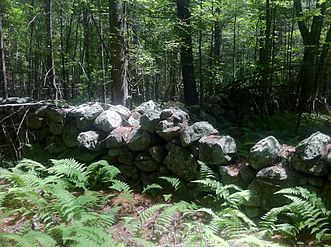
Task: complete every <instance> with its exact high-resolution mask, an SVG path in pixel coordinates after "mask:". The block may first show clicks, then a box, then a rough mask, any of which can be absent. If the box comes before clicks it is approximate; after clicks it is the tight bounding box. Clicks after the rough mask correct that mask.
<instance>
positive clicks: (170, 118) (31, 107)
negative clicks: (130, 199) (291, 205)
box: [0, 99, 331, 217]
mask: <svg viewBox="0 0 331 247" xmlns="http://www.w3.org/2000/svg"><path fill="white" fill-rule="evenodd" d="M20 100H21V101H22V99H20ZM21 101H20V102H21ZM4 103H5V104H2V105H0V116H1V118H2V120H1V125H2V128H3V129H5V130H6V133H7V134H8V133H10V132H15V133H20V135H24V138H25V140H27V141H28V142H29V143H30V144H33V145H38V146H39V148H40V149H43V150H45V151H47V153H49V154H50V156H51V157H53V158H75V159H77V160H78V161H80V162H84V163H86V164H89V163H91V162H93V161H95V160H99V159H106V160H108V161H109V163H111V164H113V165H116V166H117V167H118V168H119V169H120V170H121V172H122V179H123V180H125V181H127V182H136V181H139V180H141V181H142V182H143V183H144V184H147V183H151V182H153V180H155V179H156V178H157V177H159V176H164V175H176V176H177V177H179V178H181V179H182V180H184V181H186V182H190V181H192V180H195V179H198V178H199V170H200V164H201V162H203V163H205V164H206V165H208V166H210V167H211V168H212V169H213V170H214V171H217V172H218V174H219V177H220V180H221V181H222V183H224V184H230V183H233V184H236V185H238V186H240V187H242V188H248V189H250V191H251V198H250V200H249V201H248V202H246V211H247V213H248V214H249V215H250V216H252V217H254V216H258V215H260V214H261V213H263V211H265V210H268V209H270V208H271V207H274V206H278V205H280V204H281V203H283V202H284V200H282V199H281V198H279V196H277V195H274V192H276V191H278V190H279V189H281V188H285V187H292V186H303V187H306V188H308V189H310V190H313V191H316V192H317V193H319V194H321V195H322V196H323V198H324V200H325V202H326V203H327V205H328V206H329V207H331V197H330V196H329V194H330V193H331V174H330V165H331V152H330V148H331V137H329V136H327V135H325V134H323V133H320V132H317V133H314V134H312V135H311V136H310V137H309V138H307V139H305V140H303V141H302V142H300V143H299V144H298V145H297V146H296V147H290V146H287V145H284V144H280V143H279V141H278V140H277V139H276V138H275V137H273V136H269V137H266V138H265V139H263V140H261V141H259V142H258V143H256V144H255V145H254V146H253V147H252V149H251V152H250V156H249V158H248V160H245V161H242V159H238V155H237V147H236V142H235V140H234V139H233V138H232V137H230V136H227V135H223V134H222V133H219V131H218V130H217V129H215V128H214V127H213V126H212V125H211V124H209V123H208V122H205V121H200V122H194V123H193V122H191V121H190V118H189V114H188V113H187V112H185V111H183V110H181V109H179V108H167V109H158V108H157V107H156V106H155V104H154V102H153V101H148V102H145V103H143V104H141V105H140V106H138V107H137V108H135V109H133V110H129V109H127V108H126V107H124V106H120V105H117V106H114V105H109V104H101V103H95V102H92V103H86V104H82V105H79V106H69V105H66V104H63V105H62V106H59V105H55V104H53V103H52V104H48V103H47V102H42V103H40V104H38V103H33V104H29V103H27V104H26V102H23V103H17V102H16V101H15V102H13V103H11V104H9V103H8V101H7V102H4ZM13 113H15V114H16V115H17V116H16V118H17V121H15V123H16V124H14V125H13V128H14V130H11V129H10V128H11V127H10V124H11V123H10V122H8V121H9V119H11V120H10V121H11V122H13V120H12V118H10V117H8V116H11V114H13ZM18 127H20V129H18ZM23 129H24V131H22V130H23ZM6 138H8V135H5V133H4V132H2V137H1V139H0V140H4V139H6ZM0 152H1V149H0ZM35 154H37V152H36V153H35ZM38 155H39V153H38Z"/></svg>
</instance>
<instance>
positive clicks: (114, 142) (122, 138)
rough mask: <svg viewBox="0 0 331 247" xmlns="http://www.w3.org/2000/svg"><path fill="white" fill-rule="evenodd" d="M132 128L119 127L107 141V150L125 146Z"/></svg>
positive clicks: (111, 133)
mask: <svg viewBox="0 0 331 247" xmlns="http://www.w3.org/2000/svg"><path fill="white" fill-rule="evenodd" d="M131 130H132V127H123V126H121V127H118V128H116V129H114V130H112V132H110V134H109V136H108V137H107V139H106V147H107V148H118V147H122V146H124V144H125V143H126V142H127V141H128V138H129V136H130V134H131Z"/></svg>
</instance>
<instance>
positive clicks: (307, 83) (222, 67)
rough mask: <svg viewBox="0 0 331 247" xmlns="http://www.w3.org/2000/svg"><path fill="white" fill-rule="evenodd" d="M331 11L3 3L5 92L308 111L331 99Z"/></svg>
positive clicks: (101, 1) (185, 3) (307, 6)
mask: <svg viewBox="0 0 331 247" xmlns="http://www.w3.org/2000/svg"><path fill="white" fill-rule="evenodd" d="M330 11H331V10H330V2H329V1H327V0H320V1H306V0H294V1H286V0H282V1H279V0H264V1H262V0H254V1H252V0H247V1H239V0H228V1H219V0H192V1H189V0H177V1H174V0H171V1H165V0H158V1H152V0H150V1H149V0H127V1H121V0H109V1H105V0H95V1H87V0H46V1H44V0H19V1H11V0H2V1H1V3H0V18H1V24H2V25H1V26H0V27H1V28H0V37H1V59H0V61H1V68H2V69H1V70H0V71H2V73H1V77H0V79H1V85H2V86H1V91H2V95H3V97H4V98H6V97H7V96H8V95H10V96H31V97H33V98H35V99H40V98H54V99H62V98H63V99H66V100H79V101H84V100H92V99H93V100H96V99H98V100H103V101H109V100H110V101H112V102H113V103H122V104H130V102H131V103H132V102H136V103H139V102H142V101H146V100H149V99H154V100H158V101H169V100H171V101H173V100H174V101H184V102H185V103H186V104H187V105H192V104H197V103H198V102H200V103H203V102H208V101H212V102H214V101H213V99H214V98H215V95H218V94H220V93H226V94H228V95H230V96H231V95H232V96H234V97H235V96H236V95H237V97H238V95H240V96H239V97H243V99H244V102H245V99H246V98H247V97H248V96H247V95H248V94H252V95H254V96H255V101H254V104H251V105H252V106H254V107H255V108H256V111H257V113H258V114H260V115H265V114H269V113H272V112H271V111H272V109H279V108H281V109H285V110H292V111H293V110H296V111H298V112H299V113H302V112H304V111H306V110H309V111H311V110H314V107H315V105H316V104H315V103H316V102H318V101H316V100H317V99H319V101H321V102H325V101H326V100H328V98H329V92H330V83H328V82H329V81H330V70H331V66H330V52H329V50H330V41H331V18H330ZM182 82H183V83H182ZM242 92H244V96H243V93H242ZM318 97H319V98H318ZM308 102H309V104H307V103H308ZM270 106H272V107H270Z"/></svg>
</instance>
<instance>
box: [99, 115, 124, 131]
mask: <svg viewBox="0 0 331 247" xmlns="http://www.w3.org/2000/svg"><path fill="white" fill-rule="evenodd" d="M121 124H122V118H121V116H120V115H119V114H118V113H117V112H115V111H112V110H107V111H104V112H102V113H101V114H100V115H99V116H98V117H97V118H96V119H95V120H94V127H95V128H96V129H100V130H103V131H105V132H110V131H112V130H113V129H115V128H118V127H120V126H121Z"/></svg>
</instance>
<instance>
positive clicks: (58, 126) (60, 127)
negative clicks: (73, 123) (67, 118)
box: [49, 122, 64, 135]
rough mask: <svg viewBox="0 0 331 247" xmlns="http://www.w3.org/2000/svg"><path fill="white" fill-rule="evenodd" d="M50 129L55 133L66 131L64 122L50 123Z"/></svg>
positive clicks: (59, 133)
mask: <svg viewBox="0 0 331 247" xmlns="http://www.w3.org/2000/svg"><path fill="white" fill-rule="evenodd" d="M49 131H50V132H51V133H52V134H53V135H61V134H62V133H63V132H64V123H59V122H51V123H50V125H49Z"/></svg>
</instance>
